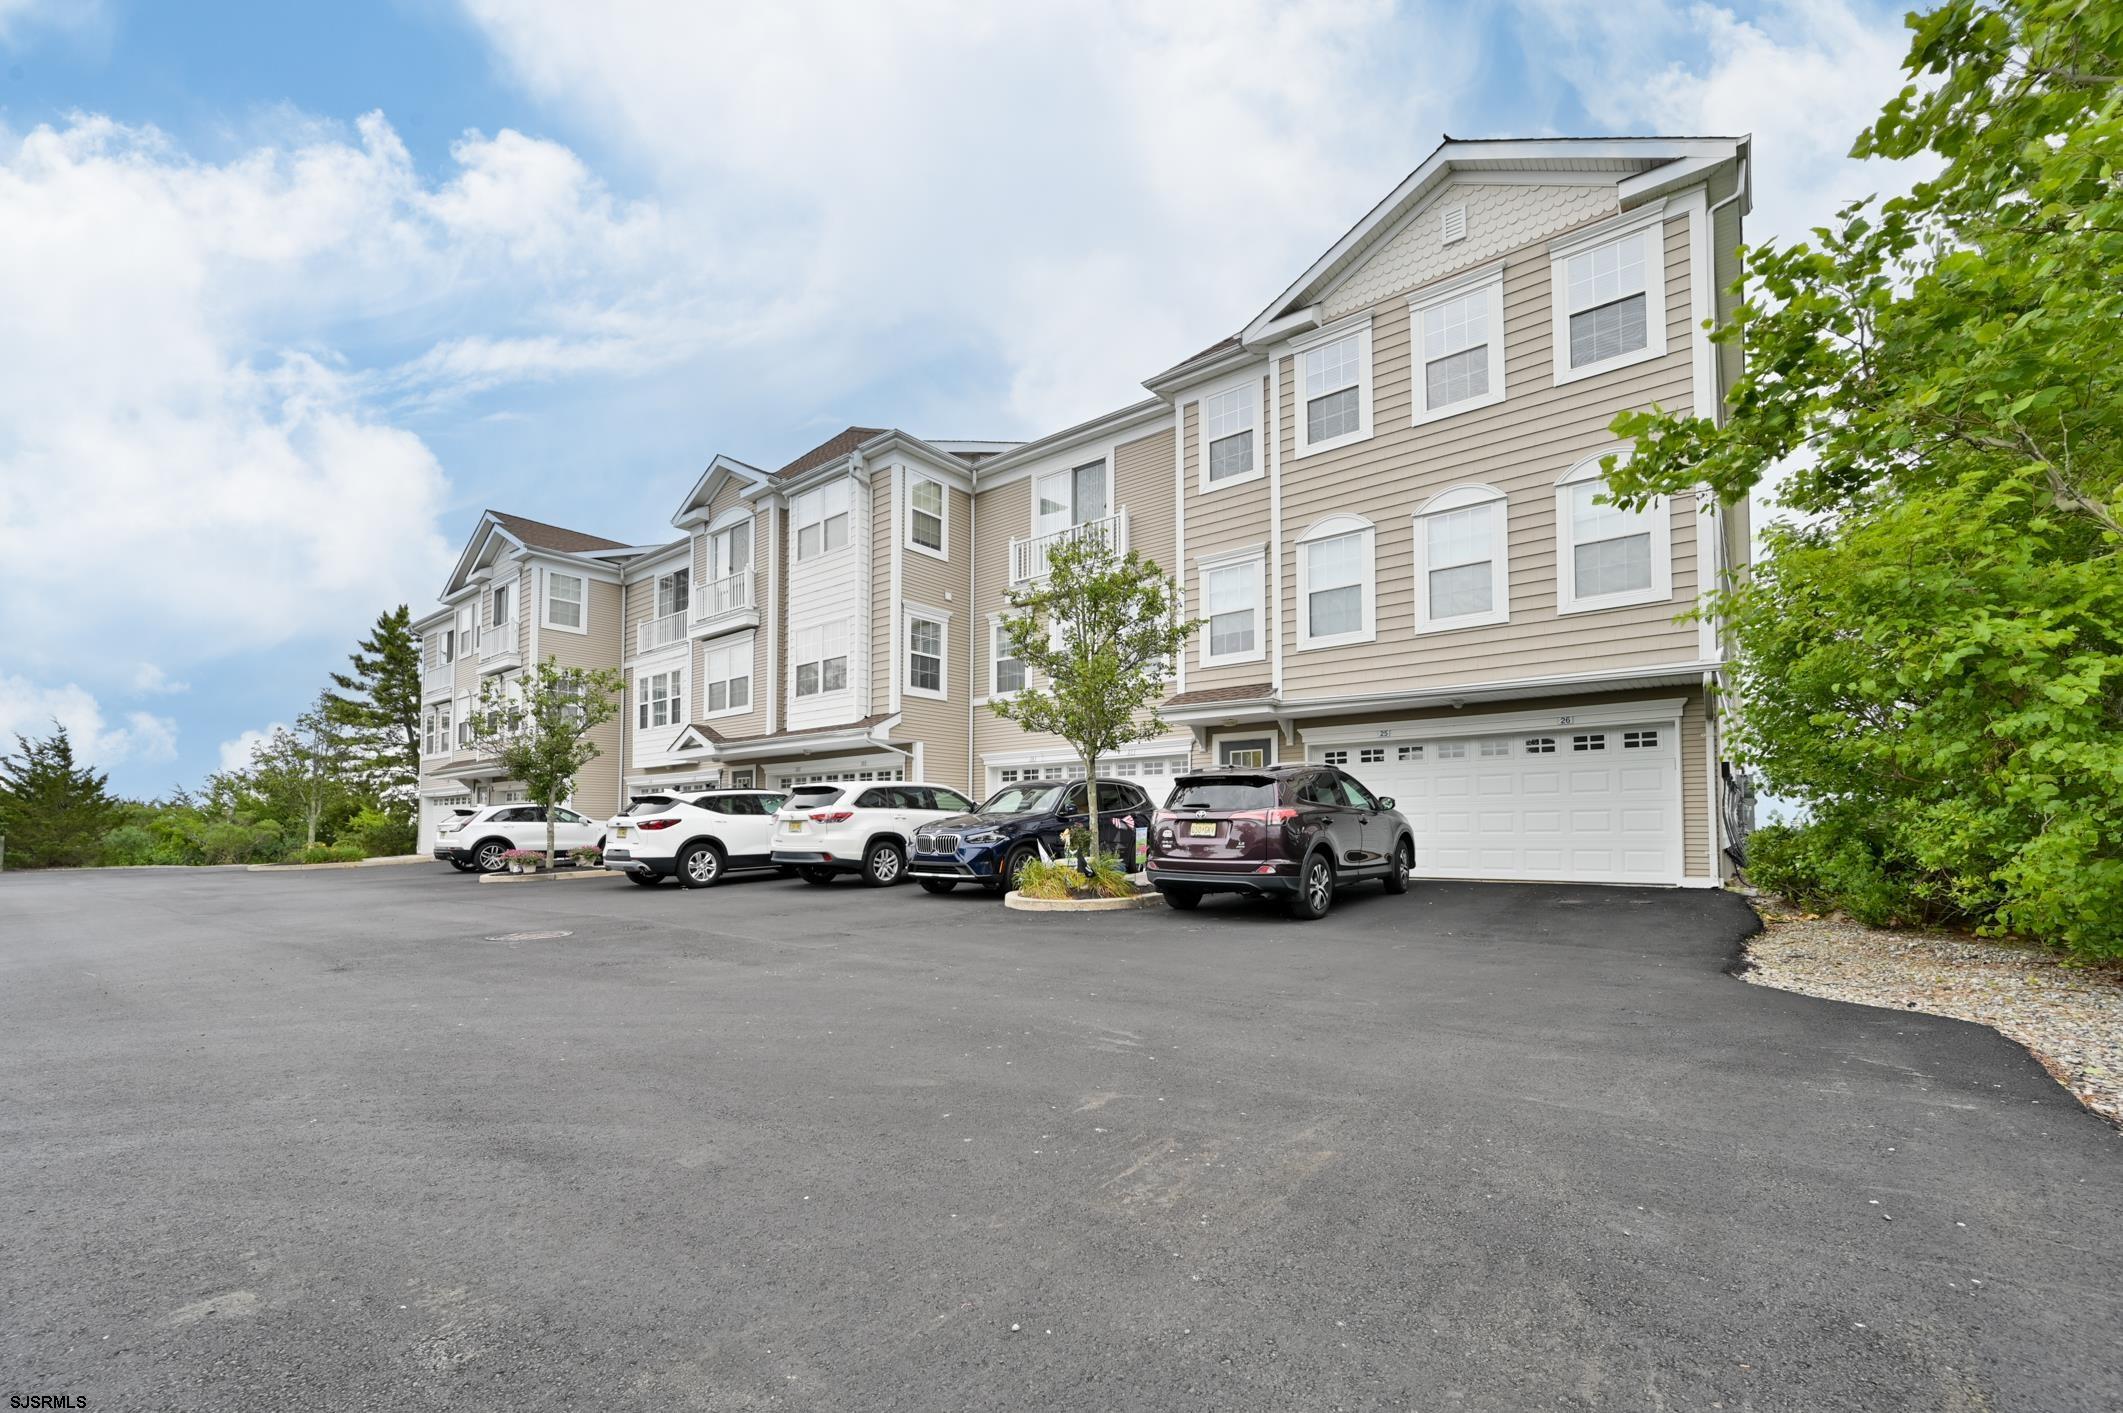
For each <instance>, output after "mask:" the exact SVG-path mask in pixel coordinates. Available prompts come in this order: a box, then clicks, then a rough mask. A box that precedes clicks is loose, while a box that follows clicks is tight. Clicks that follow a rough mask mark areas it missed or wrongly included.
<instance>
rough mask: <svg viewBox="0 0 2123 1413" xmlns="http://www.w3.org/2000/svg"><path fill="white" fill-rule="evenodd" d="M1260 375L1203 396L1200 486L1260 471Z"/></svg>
mask: <svg viewBox="0 0 2123 1413" xmlns="http://www.w3.org/2000/svg"><path fill="white" fill-rule="evenodd" d="M1260 392H1261V384H1260V378H1259V377H1258V376H1255V377H1250V378H1248V379H1247V380H1246V381H1245V382H1243V383H1240V384H1238V385H1237V386H1235V387H1229V388H1225V389H1224V390H1223V391H1222V392H1214V393H1210V394H1209V395H1208V396H1207V397H1204V398H1203V399H1202V405H1201V426H1202V477H1201V488H1202V489H1203V490H1205V491H1206V490H1208V489H1209V488H1210V487H1212V486H1220V485H1226V484H1230V483H1233V482H1238V481H1250V480H1252V479H1253V478H1254V477H1255V476H1258V475H1260V474H1261V465H1260V453H1259V450H1258V446H1259V442H1260V434H1259V423H1260V402H1261V398H1260Z"/></svg>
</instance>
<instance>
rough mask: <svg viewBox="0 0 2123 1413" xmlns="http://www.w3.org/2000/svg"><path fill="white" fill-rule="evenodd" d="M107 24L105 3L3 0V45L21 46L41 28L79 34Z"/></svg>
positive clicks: (91, 0) (0, 2) (0, 15)
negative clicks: (32, 33)
mask: <svg viewBox="0 0 2123 1413" xmlns="http://www.w3.org/2000/svg"><path fill="white" fill-rule="evenodd" d="M104 22H105V21H104V10H103V2H102V0H0V46H12V45H15V44H19V43H20V42H22V40H23V39H24V37H25V36H27V35H28V34H29V33H30V32H31V31H32V30H35V29H39V28H45V29H54V30H62V31H69V30H70V31H76V32H78V31H84V30H92V29H95V28H98V27H100V26H102V25H103V24H104Z"/></svg>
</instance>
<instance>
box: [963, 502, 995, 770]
mask: <svg viewBox="0 0 2123 1413" xmlns="http://www.w3.org/2000/svg"><path fill="white" fill-rule="evenodd" d="M969 485H970V489H969V490H967V492H966V793H967V794H969V795H972V794H973V732H974V729H975V726H974V723H975V719H976V716H977V714H978V713H979V711H980V708H979V707H977V706H975V705H974V704H973V699H974V698H975V697H976V696H978V695H980V694H979V692H978V691H977V690H976V689H975V688H974V685H973V669H974V667H975V666H976V665H977V664H978V663H979V662H980V659H979V658H978V657H977V656H975V653H976V652H977V650H978V648H977V639H978V637H979V634H980V620H981V614H980V599H979V598H978V597H977V596H976V593H977V590H978V588H979V586H980V468H979V467H977V466H976V467H974V468H973V469H972V478H971V480H970V482H969ZM988 650H989V651H990V652H993V651H994V650H995V644H994V638H993V636H992V635H991V636H990V638H989V643H988ZM989 670H990V671H991V672H992V671H993V670H994V669H993V667H992V666H991V667H990V669H989ZM991 680H992V678H991ZM974 802H975V803H976V804H977V803H979V796H975V797H974Z"/></svg>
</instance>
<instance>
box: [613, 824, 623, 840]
mask: <svg viewBox="0 0 2123 1413" xmlns="http://www.w3.org/2000/svg"><path fill="white" fill-rule="evenodd" d="M612 832H613V833H614V834H617V835H618V836H619V837H620V838H622V839H624V838H626V837H627V827H626V826H625V825H624V824H622V825H620V826H619V827H618V828H617V829H615V830H613V831H612Z"/></svg>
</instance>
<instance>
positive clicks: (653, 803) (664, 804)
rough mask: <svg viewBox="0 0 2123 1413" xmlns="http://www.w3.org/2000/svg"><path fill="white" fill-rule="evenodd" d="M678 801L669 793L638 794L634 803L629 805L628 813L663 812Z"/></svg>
mask: <svg viewBox="0 0 2123 1413" xmlns="http://www.w3.org/2000/svg"><path fill="white" fill-rule="evenodd" d="M676 803H677V801H676V800H674V799H672V798H671V797H670V796H669V795H636V796H635V797H634V803H633V804H631V805H628V806H627V813H628V814H662V813H663V812H664V811H665V810H667V809H669V808H670V807H671V806H672V805H674V804H676Z"/></svg>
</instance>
